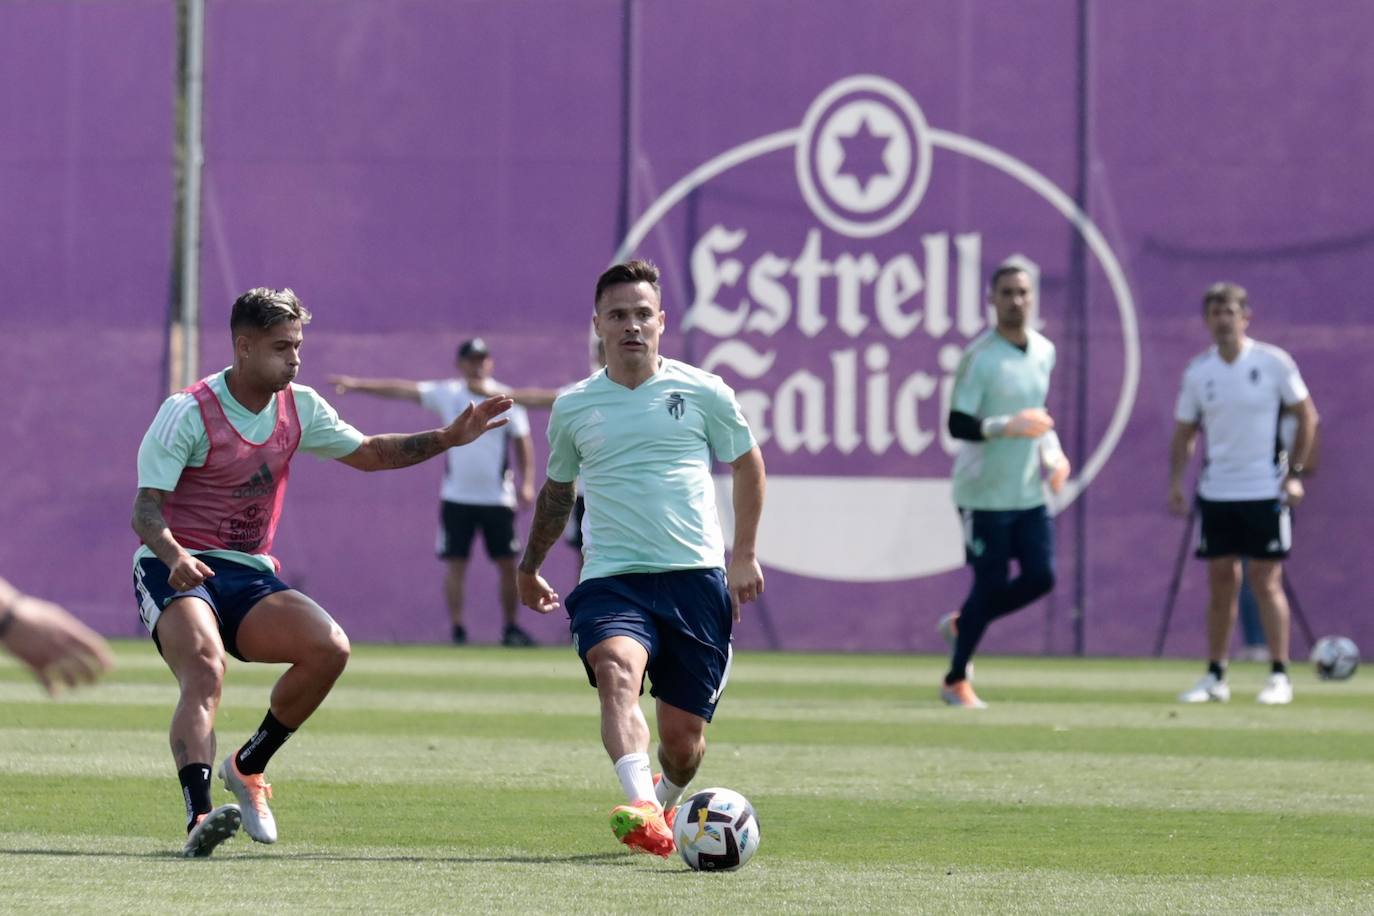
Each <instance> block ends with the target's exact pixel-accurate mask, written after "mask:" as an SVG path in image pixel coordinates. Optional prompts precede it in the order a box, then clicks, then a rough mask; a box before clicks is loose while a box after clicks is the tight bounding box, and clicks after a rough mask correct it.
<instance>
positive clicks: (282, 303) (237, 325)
mask: <svg viewBox="0 0 1374 916" xmlns="http://www.w3.org/2000/svg"><path fill="white" fill-rule="evenodd" d="M283 321H299V322H300V323H301V324H309V323H310V310H309V309H307V308H306V307H305V306H303V305H301V300H300V299H299V298H297V296H296V294H295V293H294V292H293V291H292V290H291V289H290V288H289V287H288V288H286V289H268V288H267V287H265V286H259V287H255V288H254V289H250V290H249V291H248V292H246V293H244V294H243V295H242V296H239V297H238V298H237V299H235V300H234V307H233V309H232V310H230V312H229V330H230V331H231V332H233V333H235V334H237V333H238V332H239V331H247V330H255V331H266V330H267V329H268V328H271V327H274V326H276V325H279V324H281V323H282V322H283Z"/></svg>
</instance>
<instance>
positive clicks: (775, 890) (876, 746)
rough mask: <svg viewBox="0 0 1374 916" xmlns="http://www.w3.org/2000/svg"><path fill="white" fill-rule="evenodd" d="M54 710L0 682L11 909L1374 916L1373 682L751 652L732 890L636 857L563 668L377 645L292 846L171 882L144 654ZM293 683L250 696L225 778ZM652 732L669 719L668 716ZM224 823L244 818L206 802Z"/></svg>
mask: <svg viewBox="0 0 1374 916" xmlns="http://www.w3.org/2000/svg"><path fill="white" fill-rule="evenodd" d="M116 648H117V652H118V656H119V668H118V670H117V672H116V673H115V674H114V675H113V676H112V677H111V678H110V679H109V680H108V681H107V682H106V683H104V684H102V685H101V686H99V687H96V688H91V689H86V690H83V691H80V692H77V693H75V694H72V695H69V696H67V697H65V698H63V699H62V700H60V701H59V702H52V701H49V700H48V699H47V698H46V697H45V696H44V695H43V694H42V693H41V692H40V691H39V689H38V688H37V686H36V685H35V684H33V682H32V681H31V680H30V679H29V677H28V675H27V672H25V671H23V670H22V669H20V668H19V667H18V666H17V665H16V664H15V663H14V662H13V661H12V660H9V659H8V658H5V659H3V660H0V910H3V911H5V912H24V913H59V912H61V913H65V912H101V913H117V912H130V913H132V912H138V913H151V912H174V911H181V912H185V911H190V910H193V909H195V910H212V909H213V910H230V911H241V912H248V913H254V912H278V911H286V910H291V911H300V910H306V911H332V912H350V911H351V912H440V913H450V912H473V911H496V912H519V913H534V912H559V913H596V912H624V913H629V912H655V913H668V912H676V913H682V912H703V913H706V912H722V913H727V912H748V913H785V912H796V913H835V912H926V913H1207V914H1215V913H1240V912H1245V913H1278V912H1300V913H1330V912H1349V913H1369V912H1374V793H1371V788H1374V716H1371V715H1370V710H1371V706H1372V705H1374V704H1371V700H1374V677H1371V676H1370V674H1369V673H1368V672H1362V673H1361V674H1358V675H1356V677H1355V678H1354V679H1353V680H1351V681H1348V682H1346V683H1342V684H1330V683H1320V682H1318V681H1317V680H1316V678H1315V676H1313V675H1312V674H1311V673H1310V672H1309V671H1308V670H1307V669H1306V667H1305V666H1303V667H1301V668H1299V669H1297V670H1295V672H1294V675H1295V684H1296V687H1297V699H1296V701H1295V702H1294V704H1293V705H1292V706H1290V707H1280V708H1267V707H1260V706H1258V705H1257V704H1255V702H1254V693H1255V691H1256V690H1258V688H1259V686H1260V682H1261V680H1262V678H1263V676H1264V674H1265V673H1266V669H1265V667H1264V666H1260V665H1236V666H1234V667H1233V673H1232V676H1231V680H1232V684H1233V688H1234V689H1235V691H1236V696H1235V699H1233V700H1232V702H1231V703H1230V704H1229V705H1225V706H1219V705H1209V706H1202V707H1183V706H1179V705H1177V704H1176V703H1174V702H1172V700H1173V695H1174V693H1176V692H1177V691H1178V690H1180V689H1182V688H1183V687H1185V686H1187V685H1188V684H1190V683H1191V682H1192V680H1193V679H1194V678H1195V676H1196V674H1197V673H1198V671H1197V669H1198V666H1197V664H1195V663H1188V664H1184V663H1180V662H1156V661H1138V660H1086V661H1076V660H1063V659H1019V658H1018V659H1012V658H983V657H980V659H979V670H978V675H979V680H978V684H979V691H980V693H981V694H982V695H983V697H984V699H986V700H988V701H989V702H990V703H992V704H993V706H992V708H991V709H988V710H986V711H982V712H974V711H964V710H952V709H947V708H945V707H943V706H940V705H938V704H937V702H936V701H935V699H934V692H935V687H934V685H935V684H936V683H937V680H938V677H939V674H940V673H941V667H942V664H941V660H938V659H935V658H932V657H928V656H927V657H905V656H883V655H793V654H764V653H742V654H741V655H740V656H739V657H738V658H737V661H736V665H735V670H734V674H733V676H732V678H731V682H730V688H729V690H728V691H727V693H726V696H725V699H724V700H723V701H722V704H721V708H720V711H719V714H718V716H717V721H716V724H714V725H713V726H712V727H711V730H710V732H709V737H710V742H711V746H710V751H709V753H708V755H707V758H706V763H705V765H704V766H703V768H702V771H701V773H700V774H699V776H698V779H697V782H696V783H695V785H696V786H697V787H704V786H707V785H713V784H716V785H726V786H729V787H731V788H735V789H737V790H739V791H741V792H743V793H744V794H745V795H747V796H749V798H750V799H751V800H752V801H753V802H754V805H755V807H756V808H757V809H758V811H759V818H760V825H761V832H762V845H761V848H760V851H759V853H758V855H757V856H756V857H755V858H754V860H753V861H752V862H751V863H750V864H749V865H748V867H747V868H745V869H743V870H742V871H739V872H736V873H733V874H723V875H722V874H715V875H712V874H697V873H694V872H690V871H688V870H687V869H686V867H685V866H684V865H683V864H682V863H681V861H680V860H678V859H676V858H674V859H672V860H671V861H663V860H659V859H652V858H649V857H643V856H632V855H630V854H628V853H626V852H624V851H623V850H622V849H621V848H620V847H618V846H617V845H616V844H615V842H614V840H613V838H612V837H611V834H610V830H609V828H608V827H607V823H606V817H607V812H608V811H609V809H610V808H611V806H612V805H614V804H617V803H618V802H619V801H620V789H619V785H618V783H617V782H616V779H615V774H614V773H613V772H612V770H611V767H610V764H609V762H608V760H607V759H606V756H605V754H604V752H603V751H602V750H601V747H600V742H599V738H598V732H597V707H596V698H595V694H594V692H593V691H592V690H591V689H590V688H588V687H587V686H586V682H585V680H583V676H582V671H581V666H580V665H579V664H578V662H577V660H576V658H575V657H574V656H573V654H572V652H571V650H570V649H567V648H562V649H554V648H550V649H535V650H501V649H487V648H469V649H450V648H447V647H391V646H385V647H384V646H360V647H356V648H355V650H354V656H353V660H352V662H351V663H350V666H349V670H348V672H347V673H346V674H345V675H344V678H343V680H342V681H341V682H340V685H339V686H338V687H337V688H336V690H335V691H334V693H333V694H332V695H331V696H330V698H329V700H328V701H327V702H326V704H325V706H324V707H323V709H322V710H321V711H320V712H319V713H318V714H317V715H316V716H315V718H314V719H312V720H311V722H310V723H309V724H308V725H307V727H306V728H305V729H303V730H302V731H301V732H300V733H299V734H298V735H296V736H295V737H294V738H293V739H292V740H291V742H290V743H289V744H287V745H286V747H285V748H284V749H283V751H282V752H281V753H280V754H279V755H278V756H277V758H276V759H275V760H274V761H273V765H272V767H271V770H270V773H269V775H270V776H271V778H272V781H273V782H274V784H275V788H276V797H275V800H274V803H273V808H274V810H275V812H276V815H277V822H278V826H279V829H280V832H281V842H279V843H278V844H277V845H275V846H261V845H257V844H254V843H252V842H251V841H249V840H248V839H247V837H246V836H245V835H244V834H242V833H240V834H239V836H237V837H236V838H235V839H234V840H233V841H232V842H230V843H228V844H226V845H224V846H222V847H220V849H219V850H218V851H216V853H215V855H214V856H213V857H212V858H210V859H206V860H197V861H186V860H182V859H180V858H178V857H177V852H178V851H179V848H180V844H181V841H182V839H183V834H182V823H181V821H182V808H181V799H180V790H179V787H178V785H177V782H176V776H175V773H174V771H173V766H172V762H171V757H170V754H169V752H168V750H167V742H166V726H167V718H168V715H169V713H170V710H171V707H172V705H173V703H174V702H175V699H176V691H175V687H174V684H173V682H172V679H171V676H170V674H169V673H168V672H167V671H166V669H165V668H164V667H163V665H162V663H161V661H160V659H159V658H158V657H157V655H156V652H155V650H154V649H153V647H152V646H151V644H149V643H145V642H126V643H120V644H118V645H117V647H116ZM278 670H279V669H276V668H273V667H271V666H246V665H241V664H235V665H234V666H233V667H231V669H230V671H229V675H228V679H227V685H226V688H225V692H224V700H223V705H222V707H221V713H220V721H219V726H220V727H219V733H220V736H221V753H225V752H227V750H228V749H230V748H232V747H233V746H236V745H237V744H238V743H240V742H242V741H243V740H244V739H245V738H246V736H247V733H248V731H249V730H250V729H251V728H253V727H255V726H256V725H257V723H258V721H259V719H260V718H261V717H262V713H263V710H264V708H265V705H266V702H267V695H268V690H269V688H270V686H271V684H272V681H273V680H274V679H275V676H276V674H277V671H278ZM646 710H647V711H648V712H649V714H650V716H651V718H652V704H646ZM215 800H216V802H217V803H223V802H226V801H229V800H231V799H230V797H229V796H228V795H227V793H225V792H224V791H223V790H222V788H220V787H219V786H218V783H216V796H215Z"/></svg>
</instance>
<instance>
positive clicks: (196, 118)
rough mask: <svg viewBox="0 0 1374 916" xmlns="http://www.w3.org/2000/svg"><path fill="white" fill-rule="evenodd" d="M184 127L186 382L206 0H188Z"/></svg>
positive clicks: (195, 372)
mask: <svg viewBox="0 0 1374 916" xmlns="http://www.w3.org/2000/svg"><path fill="white" fill-rule="evenodd" d="M184 41H185V43H186V82H185V84H184V85H183V86H182V93H183V98H184V100H185V106H186V107H185V113H186V122H185V133H184V134H183V136H182V155H183V156H184V157H185V160H184V168H183V169H182V175H181V180H182V201H183V206H182V212H181V290H180V292H181V295H180V300H181V301H180V308H179V309H178V315H177V317H178V321H179V322H180V324H181V328H182V353H181V372H180V378H179V379H178V381H179V382H180V384H181V385H182V386H183V387H185V386H187V385H191V384H193V383H194V382H195V381H196V379H198V378H199V377H200V170H201V165H202V164H203V163H204V161H205V154H204V150H203V149H202V148H201V96H202V93H203V91H204V85H205V80H204V71H205V0H186V33H185V36H184Z"/></svg>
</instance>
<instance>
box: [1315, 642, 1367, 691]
mask: <svg viewBox="0 0 1374 916" xmlns="http://www.w3.org/2000/svg"><path fill="white" fill-rule="evenodd" d="M1312 666H1313V667H1314V668H1316V669H1317V677H1319V678H1321V679H1322V680H1324V681H1343V680H1345V679H1346V678H1348V677H1350V676H1351V675H1352V674H1354V673H1355V669H1356V668H1358V667H1359V666H1360V650H1359V649H1358V648H1356V646H1355V642H1354V640H1351V639H1349V638H1347V637H1345V636H1323V637H1322V638H1321V639H1319V640H1317V644H1316V645H1315V646H1313V647H1312Z"/></svg>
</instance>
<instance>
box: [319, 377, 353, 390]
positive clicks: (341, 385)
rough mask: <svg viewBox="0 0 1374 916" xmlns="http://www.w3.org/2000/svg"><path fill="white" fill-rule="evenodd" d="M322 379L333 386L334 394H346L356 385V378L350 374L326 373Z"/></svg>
mask: <svg viewBox="0 0 1374 916" xmlns="http://www.w3.org/2000/svg"><path fill="white" fill-rule="evenodd" d="M324 379H325V381H326V382H328V383H329V384H331V385H333V386H334V393H335V394H348V393H349V392H350V391H352V390H353V389H354V388H356V387H358V380H357V379H355V378H354V377H353V376H351V375H326V376H325V377H324Z"/></svg>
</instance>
